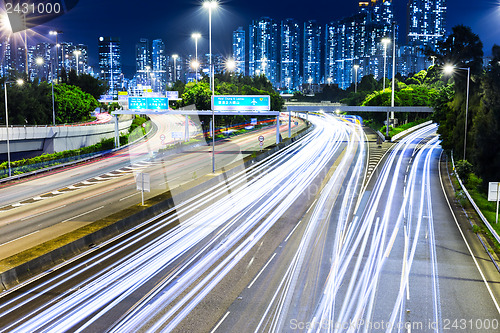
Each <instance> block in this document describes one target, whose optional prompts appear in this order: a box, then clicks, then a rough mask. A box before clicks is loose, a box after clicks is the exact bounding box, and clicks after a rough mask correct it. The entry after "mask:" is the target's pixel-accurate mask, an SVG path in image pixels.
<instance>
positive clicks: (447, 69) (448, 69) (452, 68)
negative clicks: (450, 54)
mask: <svg viewBox="0 0 500 333" xmlns="http://www.w3.org/2000/svg"><path fill="white" fill-rule="evenodd" d="M457 69H460V70H464V71H467V100H466V104H465V133H464V161H465V160H466V159H465V157H466V150H467V118H468V114H469V91H470V67H464V68H456V67H455V66H453V65H446V66H444V72H445V73H446V74H450V75H451V74H453V73H454V72H455V70H457Z"/></svg>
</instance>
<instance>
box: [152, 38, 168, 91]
mask: <svg viewBox="0 0 500 333" xmlns="http://www.w3.org/2000/svg"><path fill="white" fill-rule="evenodd" d="M152 71H153V73H152V74H151V75H152V76H153V91H154V92H159V93H162V94H163V93H165V89H166V88H167V55H166V54H165V43H164V42H163V40H161V39H155V40H153V48H152Z"/></svg>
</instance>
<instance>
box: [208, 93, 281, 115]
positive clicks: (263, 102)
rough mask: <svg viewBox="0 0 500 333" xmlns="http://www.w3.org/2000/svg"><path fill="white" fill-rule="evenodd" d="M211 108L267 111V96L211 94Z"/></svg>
mask: <svg viewBox="0 0 500 333" xmlns="http://www.w3.org/2000/svg"><path fill="white" fill-rule="evenodd" d="M212 110H215V111H269V110H271V98H270V97H269V96H227V95H218V96H212Z"/></svg>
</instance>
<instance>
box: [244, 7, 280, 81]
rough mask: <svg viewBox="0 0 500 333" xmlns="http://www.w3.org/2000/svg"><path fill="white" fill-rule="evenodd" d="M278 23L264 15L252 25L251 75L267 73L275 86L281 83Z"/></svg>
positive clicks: (250, 36) (250, 35)
mask: <svg viewBox="0 0 500 333" xmlns="http://www.w3.org/2000/svg"><path fill="white" fill-rule="evenodd" d="M278 31H279V28H278V24H277V23H276V22H275V21H274V20H272V19H270V18H268V17H263V18H261V19H260V20H255V21H253V22H252V24H251V25H250V29H249V38H250V43H249V45H250V52H249V64H248V65H249V75H250V76H254V75H265V76H266V77H267V78H268V80H269V81H270V82H271V83H272V85H273V86H278V85H279V70H278V68H279V67H278V61H279V59H278V54H279V38H278Z"/></svg>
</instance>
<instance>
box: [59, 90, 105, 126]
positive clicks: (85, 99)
mask: <svg viewBox="0 0 500 333" xmlns="http://www.w3.org/2000/svg"><path fill="white" fill-rule="evenodd" d="M54 92H55V103H56V120H57V122H58V123H75V122H81V121H85V120H88V119H89V118H90V112H92V111H94V110H95V109H96V108H97V107H98V106H99V103H98V102H97V100H96V99H95V98H94V97H92V96H91V95H90V94H88V93H86V92H83V91H82V90H81V89H80V88H78V87H75V86H70V85H67V84H64V83H62V84H58V85H55V86H54Z"/></svg>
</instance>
